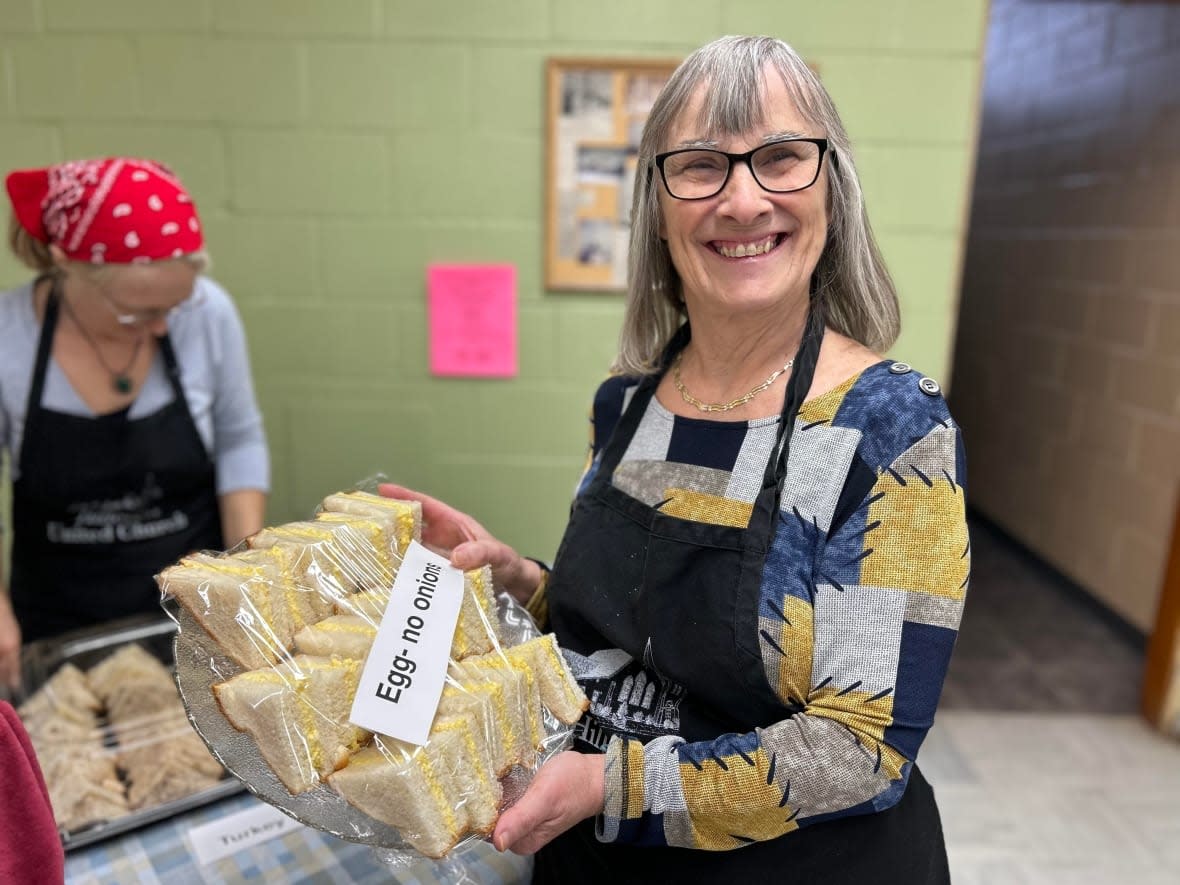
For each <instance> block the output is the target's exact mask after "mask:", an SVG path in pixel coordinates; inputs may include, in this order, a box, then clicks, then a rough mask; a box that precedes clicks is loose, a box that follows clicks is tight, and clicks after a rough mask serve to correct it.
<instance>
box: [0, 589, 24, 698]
mask: <svg viewBox="0 0 1180 885" xmlns="http://www.w3.org/2000/svg"><path fill="white" fill-rule="evenodd" d="M20 686H21V678H20V624H18V623H17V622H16V615H14V614H13V613H12V603H11V602H10V601H9V599H8V590H7V588H5V587H4V586H2V585H0V687H2V688H5V689H8V690H9V691H12V692H16V691H19V690H20Z"/></svg>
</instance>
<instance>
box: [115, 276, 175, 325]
mask: <svg viewBox="0 0 1180 885" xmlns="http://www.w3.org/2000/svg"><path fill="white" fill-rule="evenodd" d="M171 277H176V279H172V278H171ZM193 277H195V274H193V275H192V276H189V275H188V274H187V273H184V272H173V273H171V274H170V276H169V277H161V276H158V277H157V278H153V279H152V280H150V281H142V282H141V281H136V284H135V285H136V291H138V290H139V289H141V288H142V289H146V290H147V291H149V292H150V298H151V300H152V301H153V302H155V305H158V306H155V305H153V306H152V307H142V308H141V307H131V306H129V305H127V304H126V303H124V302H123V301H121V300H119V299H117V298H116V297H115V296H114V295H112V294H111V293H110V292H109V291H108V285H106V284H99V285H96V286H95V287H94V291H95V292H96V293H97V294H98V297H99V300H101V301H102V303H103V304H104V305H105V306H106V308H107V309H108V310H109V311H110V312H111V314H112V315H113V316H114V318H115V322H117V323H119V325H121V326H150V325H154V324H157V323H159V322H161V321H166V320H170V319H172V318H173V317H175V316H176V315H177V314H178V313H180V312H181V311H183V310H185V309H187V308H188V307H190V306H192V305H193V304H194V303H195V300H196V298H197V296H196V295H195V294H194V292H195V289H194V286H193ZM122 282H124V283H126V280H123V281H122ZM120 288H130V287H129V286H126V285H124V286H121V287H120ZM144 300H147V298H146V297H145V299H144Z"/></svg>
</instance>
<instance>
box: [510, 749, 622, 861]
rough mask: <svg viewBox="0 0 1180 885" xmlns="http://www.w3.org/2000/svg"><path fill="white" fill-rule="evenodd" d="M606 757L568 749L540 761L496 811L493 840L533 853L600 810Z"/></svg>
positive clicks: (513, 850)
mask: <svg viewBox="0 0 1180 885" xmlns="http://www.w3.org/2000/svg"><path fill="white" fill-rule="evenodd" d="M605 772H606V757H605V756H603V755H601V754H593V755H589V754H585V753H577V752H574V751H573V750H566V751H565V752H564V753H558V754H557V755H556V756H554V757H553V758H552V759H550V760H549V761H548V762H546V763H545V764H544V765H542V766H541V770H540V771H538V772H537V776H536V777H535V778H533V782H532V783H531V784H529V787H528V789H527V790H525V794H524V795H523V796H521V797H520V800H519V801H518V802H517V803H516V804H515V805H513V806H512V807H511V808H509V809H508V810H507V811H505V812H504V813H503V814H501V815H500V820H499V821H498V822H497V823H496V829H495V832H493V833H492V844H493V845H495V846H496V848H497V849H499V850H500V851H512V852H514V853H515V854H535V853H536V852H537V851H539V850H540V849H541V848H542V847H544V846H545V845H547V844H548V843H549V842H550V841H552V840H553V839H555V838H556V837H557V836H560V835H561V834H562V833H564V832H565V831H566V830H568V829H569V828H570V827H572V826H573V825H574V824H576V823H578V822H580V821H583V820H585V819H586V818H588V817H593V816H594V815H596V814H599V813H600V812H601V811H602V805H603V801H604V798H603V797H604V796H605V786H604V783H605Z"/></svg>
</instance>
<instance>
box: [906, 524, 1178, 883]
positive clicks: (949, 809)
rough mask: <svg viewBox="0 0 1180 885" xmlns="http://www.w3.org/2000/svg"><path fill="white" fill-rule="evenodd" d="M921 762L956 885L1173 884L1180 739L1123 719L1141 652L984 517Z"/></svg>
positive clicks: (1127, 716)
mask: <svg viewBox="0 0 1180 885" xmlns="http://www.w3.org/2000/svg"><path fill="white" fill-rule="evenodd" d="M972 540H973V576H972V584H971V591H970V596H969V598H968V603H967V610H966V614H965V616H964V619H963V630H962V632H961V634H960V638H959V644H958V647H957V649H956V651H955V659H954V661H953V663H952V665H951V672H950V675H949V676H948V679H947V684H946V690H945V693H944V702H943V705H942V707H941V708H940V710H939V714H938V718H937V721H936V723H935V726H934V729H933V730H932V731H931V733H930V735H929V736H928V738H927V740H926V743H925V744H924V745H923V747H922V752H921V756H920V762H921V765H922V769H923V771H924V772H925V773H926V775H927V777H928V778H929V780H930V782H931V783H932V784H933V785H934V788H935V791H936V793H937V795H938V800H939V806H940V808H941V810H942V816H943V826H944V827H945V829H946V835H947V850H948V853H949V854H950V859H951V870H952V875H953V878H954V882H955V885H1098V883H1102V885H1164V883H1168V885H1178V883H1180V742H1177V741H1175V740H1169V739H1166V738H1164V737H1162V736H1160V735H1159V734H1157V733H1156V732H1154V731H1152V730H1151V729H1150V728H1149V727H1148V726H1147V724H1146V723H1145V722H1144V721H1143V720H1142V719H1141V718H1140V717H1139V716H1138V715H1137V714H1136V713H1135V709H1136V705H1137V703H1138V691H1139V679H1140V669H1141V666H1142V658H1143V655H1142V650H1141V647H1140V644H1139V643H1137V642H1135V641H1134V640H1133V638H1132V637H1129V636H1128V634H1127V631H1126V630H1124V629H1121V628H1119V627H1116V626H1113V625H1112V624H1111V623H1110V622H1108V621H1106V620H1104V619H1103V618H1101V617H1099V616H1098V615H1096V614H1095V612H1094V610H1093V609H1092V607H1091V606H1090V605H1088V604H1085V603H1083V602H1081V601H1079V599H1078V597H1077V596H1076V591H1074V590H1072V589H1071V588H1069V587H1068V586H1067V585H1065V584H1064V582H1063V581H1062V580H1061V579H1060V578H1059V577H1057V576H1056V575H1055V574H1054V573H1053V572H1052V571H1050V570H1049V569H1047V568H1045V567H1044V566H1042V565H1040V564H1039V563H1037V562H1036V561H1035V560H1032V559H1031V558H1030V557H1028V556H1027V555H1026V554H1024V553H1022V552H1021V551H1019V550H1018V549H1016V548H1014V547H1013V546H1012V545H1011V544H1010V543H1009V542H1008V541H1006V539H1005V538H1004V537H1003V536H1002V535H1000V534H998V533H997V532H995V531H994V530H992V529H990V528H989V527H988V526H986V525H983V524H976V525H973V527H972Z"/></svg>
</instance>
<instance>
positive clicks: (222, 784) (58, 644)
mask: <svg viewBox="0 0 1180 885" xmlns="http://www.w3.org/2000/svg"><path fill="white" fill-rule="evenodd" d="M175 634H176V623H175V622H174V621H172V620H171V619H170V618H168V617H166V616H165V615H164V614H163V613H162V612H161V614H160V615H158V616H148V617H135V618H128V619H125V620H120V621H112V622H109V623H106V624H103V625H101V626H99V627H95V628H87V629H85V630H79V631H75V632H72V633H67V634H63V635H62V636H56V637H53V638H51V639H42V640H37V641H35V642H30V643H29V644H28V645H26V646H25V647H24V648H23V649H22V650H21V664H22V667H23V681H24V687H23V689H22V692H21V694H20V695H19V696H18V697H17V698H14V700H13V703H14V705H16V706H19V705H20V704H21V703H22V702H23V701H25V700H27V699H28V698H29V697H30V696H32V694H33V693H34V692H36V691H37V689H38V688H40V687H41V686H42V685H44V684H45V683H46V682H47V681H48V680H49V678H50V677H52V676H53V674H54V673H56V672H57V670H58V668H59V667H61V666H62V665H63V664H66V663H71V664H73V665H74V666H76V667H78V669H80V670H83V671H85V670H89V669H90V668H91V667H93V666H94V665H95V664H97V663H99V662H100V661H102V660H103V659H104V658H106V657H107V656H108V655H110V654H112V653H114V652H115V651H117V650H118V649H119V648H121V647H122V646H124V645H127V644H129V643H138V644H139V645H141V646H143V647H144V649H146V650H147V651H149V652H151V653H152V654H153V655H155V656H156V657H157V658H158V659H159V660H161V661H162V662H163V663H165V664H166V665H168V667H169V668H170V669H172V670H173V671H175V667H174V665H173V653H172V643H173V637H174V636H175ZM100 722H101V720H100ZM243 789H244V787H243V785H242V783H241V781H239V780H238V779H237V778H235V777H231V776H229V775H228V773H227V775H226V776H225V777H223V778H222V780H221V781H219V782H218V783H217V784H215V785H213V786H212V787H209V788H207V789H204V790H201V791H199V792H196V793H191V794H189V795H188V796H183V797H181V798H179V799H174V800H172V801H171V802H164V803H162V804H160V805H154V806H152V807H150V808H142V809H139V810H137V811H133V812H131V813H129V814H126V815H123V816H121V817H117V818H112V819H111V820H108V821H103V822H100V823H94V824H89V825H88V826H85V827H82V828H80V829H77V830H64V829H62V830H59V832H60V833H61V841H62V845H63V846H65V849H66V851H70V850H72V849H75V848H81V847H82V846H84V845H91V844H93V843H95V842H99V841H101V840H103V839H108V838H110V837H111V836H117V835H119V834H120V833H127V832H130V831H131V830H136V829H139V828H140V827H144V826H147V825H148V824H153V823H157V822H158V821H162V820H166V819H168V818H170V817H174V816H176V815H178V814H182V813H183V812H186V811H189V810H190V809H193V808H199V807H200V806H202V805H208V804H209V803H210V802H216V801H217V800H219V799H222V798H224V797H226V796H232V795H233V794H235V793H240V792H242V790H243Z"/></svg>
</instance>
